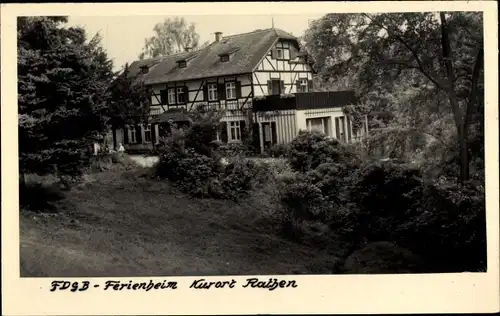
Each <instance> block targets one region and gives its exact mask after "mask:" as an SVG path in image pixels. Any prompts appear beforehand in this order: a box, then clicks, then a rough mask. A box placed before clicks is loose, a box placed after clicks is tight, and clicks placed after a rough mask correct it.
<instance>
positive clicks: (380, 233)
mask: <svg viewBox="0 0 500 316" xmlns="http://www.w3.org/2000/svg"><path fill="white" fill-rule="evenodd" d="M420 185H421V179H420V174H419V172H418V170H417V169H413V168H411V167H408V166H407V165H400V164H394V163H391V162H388V163H374V164H368V165H366V166H363V167H361V168H360V169H358V170H356V171H355V172H353V175H352V177H351V184H350V188H349V199H350V200H351V201H352V202H354V203H356V205H357V208H356V213H355V214H353V216H356V223H357V226H358V227H357V230H356V234H357V235H358V236H362V238H363V239H366V240H370V241H378V240H395V238H397V236H396V234H397V232H396V231H395V230H394V228H395V226H396V225H397V224H398V223H401V222H404V221H405V220H407V219H408V215H407V211H408V210H409V209H410V207H411V205H412V204H413V203H414V199H413V198H414V197H413V196H410V195H409V194H410V193H412V192H414V190H415V189H416V188H419V187H420Z"/></svg>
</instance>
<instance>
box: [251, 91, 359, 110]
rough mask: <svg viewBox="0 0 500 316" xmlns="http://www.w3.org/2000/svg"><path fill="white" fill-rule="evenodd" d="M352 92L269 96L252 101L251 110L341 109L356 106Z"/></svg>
mask: <svg viewBox="0 0 500 316" xmlns="http://www.w3.org/2000/svg"><path fill="white" fill-rule="evenodd" d="M357 102H358V100H357V99H356V95H355V93H354V91H325V92H306V93H295V94H288V95H269V96H265V97H262V98H255V99H254V100H253V110H254V111H257V112H260V111H262V112H265V111H276V110H278V111H279V110H306V109H321V108H334V107H342V106H346V105H350V104H356V103H357Z"/></svg>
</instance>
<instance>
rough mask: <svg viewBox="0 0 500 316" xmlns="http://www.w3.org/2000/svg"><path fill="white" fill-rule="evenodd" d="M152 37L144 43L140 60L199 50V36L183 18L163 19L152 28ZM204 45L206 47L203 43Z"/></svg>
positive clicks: (192, 25)
mask: <svg viewBox="0 0 500 316" xmlns="http://www.w3.org/2000/svg"><path fill="white" fill-rule="evenodd" d="M153 31H154V32H155V35H154V36H151V37H149V38H147V39H146V40H145V41H144V48H143V52H142V53H141V54H140V55H139V58H140V59H145V58H154V57H158V56H168V55H172V54H175V53H180V52H184V51H185V50H186V48H191V49H196V48H199V40H200V36H199V34H198V33H196V27H195V25H194V24H193V23H191V24H188V22H187V21H186V19H184V18H174V19H165V21H163V23H158V24H156V25H155V26H154V28H153ZM204 45H207V43H205V44H204Z"/></svg>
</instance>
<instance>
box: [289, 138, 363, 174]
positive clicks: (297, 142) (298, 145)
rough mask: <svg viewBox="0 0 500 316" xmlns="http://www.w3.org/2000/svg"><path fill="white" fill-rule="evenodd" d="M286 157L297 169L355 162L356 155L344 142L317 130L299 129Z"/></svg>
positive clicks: (304, 169)
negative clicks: (330, 163)
mask: <svg viewBox="0 0 500 316" xmlns="http://www.w3.org/2000/svg"><path fill="white" fill-rule="evenodd" d="M289 148H290V149H289V152H288V155H287V156H288V158H289V160H290V164H291V166H292V168H294V169H295V170H297V171H308V170H311V169H315V168H316V167H318V166H319V165H321V164H323V163H328V162H333V163H338V162H339V163H345V164H346V165H350V164H356V163H357V162H358V159H357V157H355V155H354V154H353V153H352V152H350V151H349V150H348V149H347V147H345V145H344V144H342V143H340V142H339V141H338V140H336V139H334V138H328V137H327V136H326V135H324V134H322V133H319V132H305V131H301V132H300V133H299V135H298V136H297V137H296V138H295V139H294V140H293V141H292V143H291V144H290V146H289Z"/></svg>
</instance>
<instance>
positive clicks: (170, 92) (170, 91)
mask: <svg viewBox="0 0 500 316" xmlns="http://www.w3.org/2000/svg"><path fill="white" fill-rule="evenodd" d="M168 104H175V89H173V88H172V89H168Z"/></svg>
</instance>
